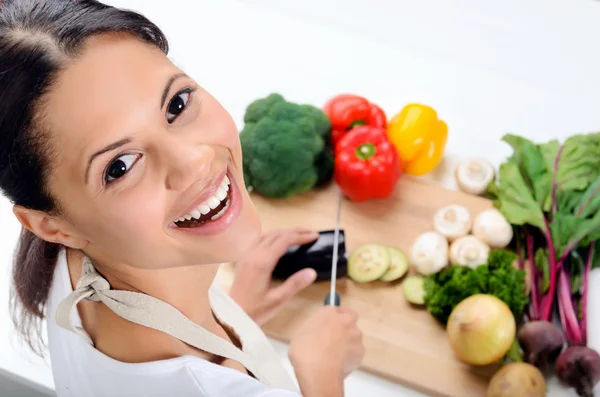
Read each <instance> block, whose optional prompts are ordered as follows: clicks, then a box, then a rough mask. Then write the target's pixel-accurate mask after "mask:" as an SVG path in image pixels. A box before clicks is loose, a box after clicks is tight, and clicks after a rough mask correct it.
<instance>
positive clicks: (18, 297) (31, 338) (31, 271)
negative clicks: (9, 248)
mask: <svg viewBox="0 0 600 397" xmlns="http://www.w3.org/2000/svg"><path fill="white" fill-rule="evenodd" d="M60 247H61V246H60V245H59V244H55V243H50V242H47V241H44V240H42V239H40V238H39V237H37V236H36V235H35V234H33V233H31V232H30V231H29V230H27V229H25V228H23V229H22V231H21V236H20V237H19V243H18V245H17V250H16V253H15V262H14V264H13V272H12V278H13V290H12V293H11V310H12V320H13V323H14V324H15V327H16V328H17V330H18V331H19V332H20V333H21V335H22V336H23V338H24V340H25V342H26V343H27V344H28V345H29V346H30V347H31V349H32V350H33V351H34V352H36V353H37V354H39V355H42V353H43V348H44V343H43V338H42V335H41V332H42V326H41V325H42V320H43V319H44V318H45V312H46V301H47V300H48V295H49V293H50V286H51V285H52V277H53V274H54V269H55V268H56V262H57V259H58V254H59V252H60Z"/></svg>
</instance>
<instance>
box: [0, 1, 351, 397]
mask: <svg viewBox="0 0 600 397" xmlns="http://www.w3.org/2000/svg"><path fill="white" fill-rule="evenodd" d="M167 53H168V44H167V40H166V38H165V37H164V35H163V33H162V32H161V31H160V30H159V28H158V27H157V26H156V25H154V24H153V23H152V22H150V21H148V20H147V19H146V18H144V17H143V16H141V15H139V14H137V13H135V12H131V11H125V10H120V9H117V8H114V7H109V6H106V5H104V4H102V3H100V2H97V1H93V0H79V1H75V2H74V1H69V0H39V1H28V0H13V1H5V2H4V4H3V6H2V8H0V92H1V93H2V98H1V100H0V188H1V189H2V191H3V192H4V194H6V196H8V198H9V199H10V200H11V201H12V202H13V203H14V207H13V208H14V213H15V215H16V217H17V218H18V220H19V221H20V222H21V224H22V225H23V232H22V236H21V240H20V243H19V246H18V250H17V253H16V260H15V264H14V271H13V277H14V290H15V294H14V308H15V310H14V313H15V321H16V323H17V325H19V326H20V328H21V330H22V332H23V334H24V335H25V336H26V337H27V338H28V339H29V341H30V342H31V343H32V344H34V342H35V338H34V336H35V335H34V333H33V334H32V332H33V331H34V330H35V329H37V328H36V327H35V325H36V324H37V323H39V321H40V320H42V319H44V318H46V316H47V317H48V319H49V320H50V321H49V322H48V335H49V345H50V346H49V347H50V355H51V359H52V364H53V370H54V377H55V383H56V385H57V392H58V395H59V396H63V395H64V396H70V395H74V396H131V395H143V396H171V395H179V396H223V395H227V396H232V397H236V396H259V395H260V396H263V395H265V396H266V395H270V396H291V395H297V394H296V392H297V389H296V384H295V382H293V379H292V378H291V377H290V376H289V374H288V373H287V372H286V371H285V369H284V368H283V367H282V365H281V363H280V362H279V360H278V359H277V356H276V355H275V353H274V351H273V349H272V347H271V346H270V345H269V343H268V340H267V339H266V337H265V335H264V334H263V333H262V331H261V330H260V328H259V323H262V322H264V321H267V320H268V319H269V318H271V317H272V316H273V315H274V314H275V313H276V312H277V310H279V309H280V308H281V306H282V305H283V304H285V302H286V300H288V299H289V298H291V296H292V295H293V294H294V293H296V292H297V291H299V290H300V289H302V288H304V287H306V286H307V285H309V284H310V283H311V282H312V281H313V280H314V278H315V274H314V272H313V271H311V270H306V271H303V272H299V273H297V274H296V275H294V276H292V277H291V278H290V279H289V280H288V281H287V282H286V283H284V284H283V285H281V286H273V285H272V283H271V282H270V274H271V271H272V269H273V267H274V266H275V263H276V262H277V260H278V258H279V257H280V256H281V255H282V254H283V253H284V252H285V251H286V250H287V248H289V246H291V245H298V244H304V243H308V242H310V241H313V240H314V239H315V238H316V237H317V234H316V233H314V232H311V231H306V230H299V229H298V230H297V229H293V230H284V231H277V232H271V233H267V234H264V235H261V228H260V222H259V218H258V216H257V213H256V211H255V210H254V207H253V206H252V202H251V200H250V197H249V195H248V193H247V191H246V190H245V188H244V181H243V176H242V175H243V174H242V171H241V157H242V154H241V148H240V141H239V138H238V132H237V130H236V127H235V124H234V122H233V120H232V118H231V116H230V115H229V114H228V112H227V111H226V110H225V109H224V108H223V107H222V106H221V105H220V103H219V102H218V101H217V100H216V99H215V98H214V97H212V96H211V95H210V94H209V93H208V92H206V91H205V90H204V89H203V88H202V87H201V86H199V85H198V84H197V83H196V82H195V81H194V80H193V79H192V78H190V77H189V76H188V75H187V74H185V73H184V72H182V71H181V70H180V69H178V68H177V67H176V66H175V65H174V64H173V63H172V62H171V61H170V60H169V58H168V57H167ZM223 262H236V263H237V268H238V276H237V277H236V280H235V282H234V285H233V287H232V291H231V294H232V296H231V297H230V296H228V295H227V294H225V292H224V291H222V290H221V289H220V288H219V287H218V285H216V284H215V283H213V281H214V279H215V275H216V273H217V271H218V268H219V264H220V263H223ZM232 298H233V299H232ZM253 320H254V321H253ZM257 322H258V323H257ZM355 322H356V318H355V316H354V315H353V314H352V313H349V312H348V311H347V310H344V309H340V308H331V307H330V308H324V309H323V310H322V311H321V312H319V313H318V314H317V315H316V316H315V317H314V318H313V319H312V320H311V322H309V323H308V324H307V325H306V328H304V331H303V332H301V333H300V335H299V339H297V342H293V343H292V346H291V358H292V362H293V364H294V369H295V371H296V375H297V376H298V380H299V383H300V388H301V390H302V393H303V394H304V395H305V396H322V395H327V396H338V395H342V394H343V379H344V377H345V376H346V375H348V374H349V373H350V372H351V371H353V370H354V369H355V368H356V367H357V366H358V364H359V363H360V360H361V358H362V355H363V348H362V345H361V335H360V332H359V331H358V329H357V328H356V324H355ZM323 330H325V331H323ZM71 331H72V332H71ZM317 362H318V363H319V365H316V364H315V363H317Z"/></svg>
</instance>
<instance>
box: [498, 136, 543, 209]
mask: <svg viewBox="0 0 600 397" xmlns="http://www.w3.org/2000/svg"><path fill="white" fill-rule="evenodd" d="M502 140H503V141H504V142H506V143H508V144H509V145H510V146H511V147H512V148H513V155H512V157H511V158H510V160H509V161H512V162H514V163H516V164H517V165H518V166H519V170H520V171H521V175H522V177H523V180H524V181H525V184H526V185H527V187H528V188H529V189H530V190H531V191H532V192H533V196H534V198H535V200H536V201H537V203H538V205H539V206H542V205H543V204H544V202H545V201H546V200H547V198H548V196H549V194H550V189H551V188H552V169H551V168H550V169H548V167H547V165H546V161H545V158H544V155H543V153H542V151H541V150H540V147H539V146H538V145H536V144H535V143H533V142H532V141H530V140H528V139H526V138H523V137H520V136H518V135H512V134H507V135H505V136H504V137H503V138H502Z"/></svg>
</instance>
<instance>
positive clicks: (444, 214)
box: [433, 204, 471, 241]
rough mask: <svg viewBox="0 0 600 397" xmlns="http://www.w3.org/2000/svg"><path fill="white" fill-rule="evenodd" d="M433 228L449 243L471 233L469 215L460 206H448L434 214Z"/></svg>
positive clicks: (465, 209)
mask: <svg viewBox="0 0 600 397" xmlns="http://www.w3.org/2000/svg"><path fill="white" fill-rule="evenodd" d="M433 227H434V228H435V230H436V231H437V232H438V233H440V234H441V235H442V236H444V237H446V238H447V239H449V240H450V241H452V240H454V239H457V238H459V237H462V236H466V235H467V234H469V232H470V231H471V213H470V212H469V210H468V209H467V208H466V207H464V206H462V205H458V204H452V205H449V206H447V207H444V208H442V209H440V210H438V212H436V213H435V215H434V216H433Z"/></svg>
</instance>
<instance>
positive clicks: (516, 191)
mask: <svg viewBox="0 0 600 397" xmlns="http://www.w3.org/2000/svg"><path fill="white" fill-rule="evenodd" d="M498 174H499V184H498V189H497V193H498V199H497V202H496V205H497V207H498V209H499V210H500V211H501V212H502V213H503V214H504V216H505V217H506V219H507V220H508V222H510V223H511V224H513V225H519V226H522V225H525V224H530V225H533V226H536V227H538V228H540V229H544V228H545V223H544V213H543V212H542V208H541V207H540V205H539V204H538V202H537V201H536V200H535V197H534V195H533V193H532V191H531V190H530V189H529V187H528V186H527V184H526V182H525V180H524V179H523V175H522V174H521V171H520V169H519V166H518V165H517V164H516V163H515V162H513V161H511V160H508V161H506V162H504V163H502V164H501V165H500V170H499V172H498Z"/></svg>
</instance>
